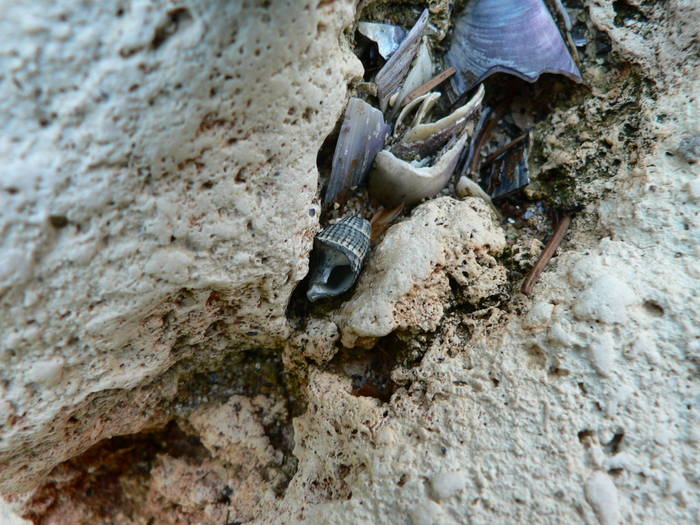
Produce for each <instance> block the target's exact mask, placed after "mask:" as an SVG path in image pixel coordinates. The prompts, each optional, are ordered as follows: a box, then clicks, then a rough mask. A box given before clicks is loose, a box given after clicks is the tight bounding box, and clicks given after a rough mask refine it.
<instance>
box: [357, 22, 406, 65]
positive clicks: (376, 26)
mask: <svg viewBox="0 0 700 525" xmlns="http://www.w3.org/2000/svg"><path fill="white" fill-rule="evenodd" d="M357 30H358V31H359V32H360V33H361V34H363V35H364V36H366V37H367V38H369V39H370V40H371V41H373V42H376V44H377V50H378V51H379V54H380V55H382V57H383V58H384V59H385V60H386V59H387V58H389V57H390V56H391V55H392V53H393V52H394V51H396V50H397V49H398V47H399V45H400V44H401V42H403V39H404V38H406V31H404V30H403V29H401V28H400V27H398V26H393V25H391V24H380V23H377V22H360V23H359V24H357Z"/></svg>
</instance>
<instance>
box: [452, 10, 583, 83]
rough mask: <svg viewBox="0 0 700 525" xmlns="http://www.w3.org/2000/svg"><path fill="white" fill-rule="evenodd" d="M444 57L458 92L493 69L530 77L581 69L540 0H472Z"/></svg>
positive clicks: (576, 73)
mask: <svg viewBox="0 0 700 525" xmlns="http://www.w3.org/2000/svg"><path fill="white" fill-rule="evenodd" d="M447 60H448V62H449V63H450V65H452V66H454V67H455V68H456V69H457V74H455V75H454V76H453V77H452V87H453V89H454V90H455V92H456V93H457V94H458V95H461V94H462V93H464V92H466V91H469V90H470V89H472V88H473V87H474V86H476V85H477V84H479V83H480V82H482V81H483V80H484V79H485V78H486V77H488V76H489V75H491V74H493V73H497V72H501V73H509V74H511V75H516V76H518V77H520V78H522V79H524V80H526V81H528V82H535V81H536V80H537V79H538V78H539V77H540V75H541V74H542V73H555V74H560V75H565V76H567V77H569V78H571V79H572V80H575V81H576V82H580V81H581V73H580V71H579V70H578V67H576V63H575V62H574V60H573V59H572V58H571V55H570V54H569V51H568V49H567V47H566V44H565V42H564V39H563V38H562V36H561V33H560V32H559V29H558V28H557V25H556V23H555V22H554V19H553V18H552V15H551V14H550V12H549V10H548V9H547V6H546V5H545V4H544V2H543V0H472V1H471V2H469V3H468V4H467V6H466V8H465V9H464V11H463V13H462V14H461V15H460V16H459V18H458V19H457V21H456V22H455V29H454V34H453V35H452V43H451V45H450V49H449V51H448V52H447Z"/></svg>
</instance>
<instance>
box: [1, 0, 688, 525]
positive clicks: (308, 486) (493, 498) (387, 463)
mask: <svg viewBox="0 0 700 525" xmlns="http://www.w3.org/2000/svg"><path fill="white" fill-rule="evenodd" d="M323 4H324V6H325V7H324V9H331V8H329V7H328V6H329V5H332V6H333V5H335V4H337V2H336V3H335V4H329V3H327V2H323ZM582 4H583V5H584V6H585V12H584V14H582V15H581V17H582V18H583V19H584V21H585V22H586V23H587V24H589V25H590V26H591V27H595V28H596V29H598V30H600V31H601V32H603V33H604V34H605V35H607V37H608V38H609V39H610V44H611V47H612V53H610V54H609V55H605V53H603V54H602V55H601V56H598V54H597V53H598V51H597V43H596V42H591V43H590V44H589V45H588V46H587V51H586V53H587V56H586V59H585V60H584V67H583V74H584V76H585V77H586V79H587V82H588V84H589V86H590V94H589V95H587V97H586V98H585V100H582V101H581V102H580V103H575V104H574V105H573V106H572V107H570V108H556V109H554V111H553V114H552V116H551V118H549V119H548V120H547V121H546V122H545V123H544V124H543V126H544V129H545V130H546V131H547V132H548V135H547V137H552V139H551V140H550V141H549V143H550V145H549V146H548V147H551V148H552V149H551V150H547V151H548V152H550V151H551V153H552V158H551V159H550V160H551V162H552V166H554V167H561V166H568V167H569V168H571V167H572V166H574V167H576V169H581V170H584V169H588V168H590V169H591V170H594V171H595V170H598V171H597V176H596V177H594V178H592V179H591V178H590V173H591V172H587V173H586V185H585V187H584V186H581V187H577V188H576V192H577V196H578V197H581V196H583V197H585V199H584V200H585V202H588V204H587V205H586V206H585V207H584V208H582V209H581V210H579V211H578V213H577V214H576V216H575V218H574V220H573V223H572V226H571V228H570V232H569V234H568V235H567V238H566V240H565V242H564V244H563V245H562V246H561V248H560V250H559V252H558V254H557V256H556V257H555V258H554V259H553V260H552V261H551V262H550V264H549V265H548V267H547V269H546V271H545V272H544V273H543V275H542V276H541V279H540V280H539V281H538V283H537V284H536V286H535V287H534V291H533V293H532V296H531V297H530V298H525V297H524V296H519V297H516V298H515V299H514V301H513V302H512V303H510V304H503V303H500V304H498V305H496V306H491V307H489V308H487V309H485V311H484V312H481V313H479V312H468V311H467V312H460V311H458V310H457V309H455V311H454V312H451V311H448V312H443V316H442V320H441V321H440V322H439V323H438V325H437V327H436V329H435V332H434V333H433V334H432V335H431V337H430V338H427V337H424V336H423V334H417V335H415V336H414V337H413V340H412V342H413V343H415V345H417V346H420V348H421V352H422V354H421V355H422V358H421V359H420V360H419V362H418V363H417V364H415V365H414V366H411V367H409V366H404V365H403V364H401V365H393V364H392V365H391V367H392V370H391V377H390V378H391V381H392V383H393V385H394V391H393V392H392V394H391V396H390V399H389V400H388V401H386V400H382V399H378V398H376V397H367V396H359V395H357V393H356V392H354V388H353V387H354V385H353V382H354V381H355V378H353V377H351V376H350V375H348V374H346V373H343V372H342V370H341V369H339V368H338V367H337V366H335V367H334V365H335V363H333V362H331V363H330V364H329V365H325V366H321V364H320V363H322V362H324V361H325V358H326V356H328V355H330V354H331V349H330V348H329V345H330V343H328V346H327V345H326V343H323V345H322V346H323V348H324V349H323V351H322V352H316V350H312V351H311V352H310V356H315V355H322V356H324V357H323V358H322V359H319V362H320V363H319V364H318V365H310V366H309V368H308V373H307V374H306V375H305V376H304V380H305V387H304V394H305V398H306V402H307V406H306V409H305V411H304V412H303V414H302V415H300V416H299V417H296V418H294V421H293V425H294V448H293V452H294V457H295V458H296V460H297V461H298V469H297V470H296V473H295V474H294V476H293V477H292V479H291V482H290V483H289V485H288V486H287V487H286V490H285V491H284V494H283V495H280V496H279V498H278V499H276V500H275V501H272V502H271V501H270V500H267V499H264V498H263V499H262V500H261V502H260V504H259V505H258V506H256V504H255V503H253V504H252V505H251V507H247V508H245V509H244V510H242V511H241V512H240V513H237V508H236V507H235V506H233V505H231V504H230V501H229V502H228V503H227V501H228V500H227V498H228V496H226V494H227V492H226V491H225V487H223V488H222V487H221V485H219V483H220V482H221V484H225V483H226V482H227V481H224V480H226V479H227V476H228V475H230V473H228V472H227V471H226V465H225V462H219V461H218V460H217V459H215V456H216V454H215V448H214V447H216V446H217V444H218V443H219V442H221V443H233V442H235V441H236V439H239V438H237V437H236V436H241V435H242V432H241V427H239V426H238V425H236V424H230V425H228V424H219V423H220V422H216V421H215V419H216V418H215V417H214V418H213V419H209V418H202V419H201V420H200V421H204V420H205V419H206V420H207V421H208V423H207V425H206V429H205V426H204V425H200V426H199V427H198V430H194V429H193V428H189V429H188V431H190V432H192V433H193V436H194V435H195V434H196V433H197V432H202V434H201V436H205V441H206V442H207V443H208V445H209V446H212V450H211V451H210V452H207V451H206V450H199V453H200V454H201V455H202V456H205V459H204V460H203V461H202V462H201V464H200V465H199V466H197V465H195V466H194V467H193V465H192V464H191V463H189V462H187V461H185V460H183V459H182V454H183V452H182V451H181V450H179V449H178V447H173V446H171V447H170V448H168V450H167V455H168V457H170V458H173V459H172V460H171V459H168V460H167V461H165V460H163V459H159V460H158V461H157V462H156V464H155V466H154V469H155V470H154V471H153V473H152V474H151V475H150V482H152V483H153V485H154V486H155V487H157V488H158V489H159V490H160V491H161V492H158V493H154V494H153V497H152V498H151V500H150V501H151V502H153V506H152V507H150V508H149V512H151V514H150V516H155V517H156V522H162V523H174V522H176V521H175V520H174V519H170V518H172V517H173V516H175V517H181V518H182V521H186V520H188V519H189V520H190V521H196V520H193V519H191V518H192V516H191V515H189V516H187V515H184V510H183V509H184V508H185V507H187V508H188V509H191V510H193V512H194V511H196V517H197V518H200V517H201V518H202V519H200V521H206V520H205V518H208V519H209V520H210V521H211V522H213V523H222V522H223V520H218V518H221V516H222V515H223V516H224V519H228V520H232V521H233V520H237V519H239V516H240V517H250V516H253V515H254V516H256V519H255V520H254V521H252V523H256V524H259V525H262V524H277V523H306V524H309V525H311V524H318V523H334V524H351V523H352V524H355V523H376V524H379V525H390V524H392V525H393V524H396V523H401V524H405V523H431V522H432V523H439V524H441V525H442V524H447V525H452V524H460V525H461V524H464V523H470V524H477V525H480V524H512V523H531V524H535V525H550V524H559V523H589V524H599V525H611V524H615V523H617V524H622V523H659V524H662V523H663V524H666V523H673V524H683V525H685V524H691V523H696V522H697V520H698V516H699V515H700V479H699V477H698V472H700V455H698V454H697V449H698V446H699V445H700V380H699V377H700V375H699V372H698V371H699V369H700V345H699V344H698V341H699V340H700V339H699V338H700V333H699V332H698V330H699V327H698V323H697V312H698V311H700V265H699V264H698V258H700V239H698V236H697V232H698V230H699V229H700V224H699V223H698V220H699V219H698V218H699V217H700V201H699V200H698V198H697V196H696V195H695V194H694V188H695V186H697V181H698V180H700V165H698V163H694V164H690V163H688V162H687V160H686V159H684V158H682V157H681V156H679V155H677V154H676V152H677V148H678V144H679V142H680V138H681V137H686V136H692V135H694V134H697V133H698V132H699V131H700V110H699V109H698V105H697V102H698V98H697V97H698V93H699V92H700V89H698V86H699V85H700V63H699V59H698V57H699V56H700V53H699V52H698V48H697V46H698V42H700V35H699V34H698V33H699V32H700V6H699V5H698V4H697V2H695V1H694V0H669V1H667V2H657V3H652V2H641V1H638V0H628V1H621V2H599V1H597V0H584V2H582ZM324 23H326V20H324ZM333 27H334V29H333V30H331V31H329V32H328V33H327V34H326V38H328V39H329V40H330V41H333V42H335V41H336V39H337V38H338V35H339V28H338V27H337V26H333ZM312 45H323V44H319V43H313V44H312ZM602 47H603V48H604V47H605V46H602ZM320 62H322V63H318V64H316V66H315V67H316V70H317V71H323V70H324V69H325V68H326V67H330V68H331V70H332V71H334V72H336V71H337V70H336V69H334V68H335V67H337V65H338V64H339V63H337V62H336V63H333V62H325V61H320ZM630 93H632V94H630ZM621 99H623V100H624V101H625V102H624V106H625V107H622V108H620V107H619V106H618V104H619V102H620V100H621ZM635 99H636V102H635ZM610 108H614V111H612V112H610V113H608V112H607V111H608V110H609V109H610ZM574 122H578V123H579V124H577V125H574V124H572V123H574ZM590 123H593V128H592V130H593V131H594V132H595V133H591V129H586V126H585V125H588V124H590ZM633 124H634V125H633ZM294 132H296V129H295V130H294ZM290 133H291V132H290ZM564 146H567V147H564ZM568 146H571V147H568ZM562 159H565V160H566V162H565V163H564V164H561V162H564V161H563V160H562ZM54 222H55V223H56V224H61V223H62V221H60V220H54ZM3 253H8V254H11V255H12V252H3ZM12 256H13V257H14V255H12ZM20 257H21V256H20ZM370 265H371V263H370ZM601 283H602V284H601ZM608 285H609V286H608ZM513 289H514V290H515V289H516V288H513ZM616 293H621V294H622V296H621V297H618V296H616V295H614V294H616ZM448 300H449V299H448ZM192 306H193V309H192V310H191V312H193V314H192V317H194V318H195V319H193V320H196V316H194V312H197V311H198V308H197V303H195V304H194V305H192ZM475 313H479V316H478V317H474V314H475ZM20 319H24V318H22V317H20ZM154 326H156V327H157V326H158V325H157V324H155V325H154ZM316 327H318V325H316ZM326 329H327V330H326ZM326 329H324V330H322V331H320V332H318V333H327V334H328V335H329V337H330V339H329V340H328V341H330V340H332V337H333V336H332V335H331V334H332V333H333V330H332V327H331V325H330V324H327V325H326ZM316 333H317V332H316V328H314V332H313V334H316ZM313 334H310V335H312V337H316V336H315V335H313ZM116 335H117V334H115V333H112V336H116ZM387 341H388V342H389V343H392V342H393V340H391V339H387ZM292 346H293V345H292ZM385 350H386V349H385V348H382V347H381V346H380V345H377V349H376V350H374V349H373V350H371V351H369V352H368V353H370V354H372V355H375V354H376V355H377V357H378V358H382V357H383V356H382V354H383V352H384V351H385ZM290 351H291V350H290ZM347 353H349V354H353V355H355V354H356V355H358V356H359V355H362V351H361V350H360V349H352V350H348V351H347ZM60 357H61V356H60V355H51V356H45V357H44V358H42V359H41V361H42V362H43V363H44V364H42V366H40V367H39V368H38V369H37V372H35V377H38V378H46V379H45V380H47V381H48V382H49V383H51V382H53V381H56V380H57V379H56V377H59V379H58V383H56V384H58V385H60V384H61V381H62V379H60V377H62V374H65V373H66V370H70V366H71V363H69V362H68V363H66V362H62V361H61V359H60ZM13 366H14V367H17V366H18V365H16V364H13ZM22 370H24V369H22ZM57 370H58V372H57ZM22 373H24V372H22ZM0 385H2V383H0ZM0 388H2V386H0ZM53 388H56V387H53ZM144 392H146V393H147V392H148V390H144ZM146 393H144V394H143V395H144V396H145V397H146V396H147V394H146ZM106 395H107V394H103V396H106ZM110 395H114V394H110ZM129 395H130V396H131V395H132V394H129ZM0 397H1V398H2V399H7V397H6V396H5V395H4V392H3V395H2V396H0ZM132 399H133V398H131V397H130V398H128V399H127V400H128V401H130V402H131V401H132ZM227 402H228V401H226V400H224V401H217V402H214V403H213V404H212V405H211V406H209V405H208V406H207V407H205V408H202V409H200V411H198V412H196V413H197V414H200V415H201V414H204V413H205V411H206V412H207V413H208V414H209V415H212V417H213V415H214V414H216V413H217V412H218V410H221V413H222V414H226V413H227V410H230V409H231V406H230V405H227ZM255 403H256V401H255V398H254V397H251V398H250V399H249V401H248V404H247V405H246V406H248V407H253V406H255ZM143 404H144V405H146V406H147V399H144V400H143ZM258 406H269V407H270V411H271V412H272V411H274V410H277V409H276V408H274V407H275V406H276V404H275V403H270V404H269V405H265V403H261V404H260V405H258ZM222 407H224V408H222ZM253 412H254V410H252V409H251V410H248V411H247V414H248V415H250V414H252V413H253ZM3 413H4V412H3ZM245 419H246V420H248V421H249V425H250V430H246V432H249V433H248V435H249V436H251V442H253V443H254V444H255V443H257V444H258V447H257V448H256V450H257V451H263V450H268V449H267V448H266V445H264V446H263V443H265V442H264V439H262V438H261V436H260V434H259V428H260V426H263V428H264V424H263V423H261V421H264V415H263V416H257V415H256V417H250V418H247V417H246V418H245ZM215 423H216V424H215ZM137 426H138V425H137ZM216 429H218V431H220V432H222V433H223V436H220V437H218V438H217V437H216V432H217V430H216ZM255 429H258V430H257V432H258V433H255V432H253V430H255ZM58 430H60V429H58ZM82 432H83V434H84V433H85V432H86V430H85V429H83V430H82ZM96 435H99V432H97V433H96ZM195 437H196V436H195ZM64 439H75V438H72V437H70V435H69V436H68V437H67V438H66V437H64ZM96 439H99V438H98V437H97V438H96ZM133 443H135V444H138V443H140V441H138V440H137V439H136V438H134V439H133ZM30 444H31V442H30ZM191 448H193V449H197V447H195V446H194V445H192V446H191ZM200 448H204V447H202V446H201V445H200ZM18 452H19V449H18ZM157 457H159V458H164V456H157ZM258 457H259V458H263V457H267V456H266V455H265V454H262V455H259V456H258ZM20 459H21V460H25V459H26V458H20ZM77 459H78V460H80V459H81V458H77ZM83 459H84V458H83ZM42 460H46V458H45V457H43V458H42ZM161 462H162V463H161ZM146 464H148V462H146ZM161 465H162V466H161ZM202 465H203V466H204V467H203V469H202V470H197V468H202ZM59 473H60V472H59ZM195 473H196V475H197V476H201V478H198V479H201V480H202V483H201V484H197V483H195V484H194V487H193V488H192V489H191V490H192V492H189V490H190V489H189V488H187V487H185V485H184V482H183V480H187V479H189V480H192V479H193V476H194V475H195ZM221 473H224V474H223V475H222V474H221ZM214 474H215V475H214ZM146 477H148V472H147V473H146ZM234 477H235V476H234ZM136 479H138V480H139V481H140V482H144V483H146V484H148V482H149V479H146V480H145V481H144V479H143V477H141V478H136ZM259 479H261V480H262V479H263V478H262V477H261V478H259ZM130 480H131V478H120V479H119V480H118V481H119V484H118V486H121V487H124V488H125V489H128V488H129V487H134V486H138V484H136V483H128V482H129V481H130ZM168 481H169V482H170V483H172V484H174V485H175V484H176V486H177V487H182V489H183V491H182V493H181V494H180V495H179V496H178V495H177V494H174V493H177V491H171V490H168V488H167V487H168ZM229 481H230V480H229ZM191 485H192V484H191ZM99 486H102V485H99ZM112 486H113V485H112ZM212 487H220V488H221V491H222V495H221V496H220V499H219V500H218V501H217V502H214V503H210V502H209V501H208V500H209V498H212V497H213V496H214V492H215V491H213V490H212ZM96 488H97V487H96ZM185 489H187V490H185ZM270 489H272V486H271V483H268V484H266V482H265V481H264V480H262V481H260V487H259V491H260V492H261V493H262V492H265V491H268V490H270ZM202 495H204V496H203V497H202ZM98 496H99V491H97V490H96V491H95V492H93V493H92V495H91V497H90V498H89V501H93V500H97V501H103V500H100V499H99V498H98ZM65 497H66V498H70V497H71V496H70V495H66V496H65ZM72 497H73V498H74V500H79V497H78V496H72ZM168 498H172V499H178V503H182V505H183V506H182V507H180V506H179V505H178V504H177V503H175V502H172V501H171V502H170V503H171V504H172V505H171V506H169V507H168V506H166V505H169V503H167V502H165V503H163V501H164V500H167V499H168ZM229 500H230V499H229ZM68 501H69V502H71V500H70V499H68ZM81 501H85V500H81ZM251 501H252V500H251ZM158 502H161V503H160V507H159V506H158ZM85 504H88V503H85ZM217 505H218V506H219V507H217ZM207 506H210V507H207ZM221 506H223V507H225V508H226V509H227V513H226V514H223V513H222V512H220V510H221V508H222V507H221ZM62 508H65V509H70V508H72V509H73V510H74V512H75V513H76V514H75V515H76V517H78V516H79V512H80V507H79V506H78V505H75V504H74V505H72V506H71V507H67V506H64V507H62ZM150 509H152V511H151V510H150ZM173 509H178V510H177V512H179V514H175V513H174V510H173ZM228 511H230V514H229V512H228ZM1 512H2V511H1V510H0V513H1ZM1 515H2V514H0V516H1ZM85 515H86V516H88V515H89V514H88V513H87V512H85ZM115 516H116V517H115ZM145 516H146V515H138V516H135V517H134V518H133V520H130V518H128V517H127V516H126V515H123V514H122V515H117V514H115V515H109V518H113V519H111V521H113V522H118V523H143V522H145V521H147V519H141V518H143V517H145ZM96 521H97V520H92V521H90V520H84V522H86V523H95V522H96ZM72 523H78V521H75V520H74V521H73V522H72Z"/></svg>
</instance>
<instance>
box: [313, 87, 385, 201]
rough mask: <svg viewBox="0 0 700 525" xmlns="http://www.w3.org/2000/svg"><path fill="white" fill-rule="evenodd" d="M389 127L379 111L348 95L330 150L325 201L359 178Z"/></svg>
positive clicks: (356, 181)
mask: <svg viewBox="0 0 700 525" xmlns="http://www.w3.org/2000/svg"><path fill="white" fill-rule="evenodd" d="M390 129H391V127H390V126H389V125H387V124H385V123H384V115H382V112H381V111H379V110H378V109H376V108H373V107H372V106H370V105H369V104H367V102H365V101H364V100H361V99H359V98H351V99H350V102H348V107H347V108H346V110H345V118H344V120H343V124H342V126H341V128H340V135H339V136H338V143H337V145H336V147H335V152H334V153H333V167H332V170H331V176H330V179H329V181H328V187H327V189H326V195H325V198H324V203H325V204H328V203H330V202H334V201H335V200H336V198H337V197H338V196H340V195H341V194H342V193H343V192H344V191H345V190H346V189H347V188H351V187H353V186H356V185H358V184H360V183H361V182H362V180H363V179H364V177H365V175H367V172H368V171H369V169H370V166H371V165H372V162H374V157H375V156H376V155H377V153H378V152H379V150H381V149H382V148H383V147H384V140H385V139H386V136H387V134H388V133H389V130H390Z"/></svg>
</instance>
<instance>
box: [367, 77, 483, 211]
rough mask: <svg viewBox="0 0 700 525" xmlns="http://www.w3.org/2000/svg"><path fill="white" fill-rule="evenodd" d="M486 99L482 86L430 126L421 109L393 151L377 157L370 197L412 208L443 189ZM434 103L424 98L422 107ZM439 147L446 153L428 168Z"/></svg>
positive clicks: (370, 186)
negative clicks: (428, 162)
mask: <svg viewBox="0 0 700 525" xmlns="http://www.w3.org/2000/svg"><path fill="white" fill-rule="evenodd" d="M429 95H430V94H429ZM483 98H484V88H483V86H481V87H480V88H479V90H478V91H477V92H476V94H475V95H474V97H472V99H471V100H469V101H468V102H467V103H466V104H464V105H463V106H462V107H460V108H457V109H456V110H455V111H454V112H452V113H451V114H450V115H448V116H446V117H444V118H442V119H440V120H438V121H437V122H433V123H430V124H423V123H422V122H421V120H422V118H423V116H424V115H425V113H426V112H423V113H421V110H420V109H419V110H418V114H419V115H418V117H417V119H416V120H417V121H414V125H413V126H412V127H411V128H410V129H408V130H407V131H406V133H405V134H404V135H403V137H402V138H401V140H400V141H399V142H398V143H397V144H395V145H394V147H393V148H392V149H391V151H389V150H383V151H380V152H379V153H378V154H377V157H376V159H375V162H374V166H373V168H372V170H371V171H370V176H369V192H370V195H371V196H372V197H373V198H374V199H376V200H378V201H379V202H380V203H382V205H384V206H396V205H398V204H401V203H404V204H408V205H411V204H415V203H417V202H418V201H420V200H422V199H424V198H426V197H432V196H433V195H435V194H437V193H438V192H439V191H440V190H442V189H443V188H444V187H445V185H446V184H447V182H448V181H449V180H450V177H451V176H452V174H453V172H454V170H455V167H456V166H457V162H458V161H459V157H460V154H461V153H462V150H463V149H464V145H465V144H466V142H467V138H468V137H467V133H466V129H465V128H466V125H467V122H468V120H469V119H470V118H471V117H472V116H473V115H474V114H475V113H476V111H477V110H478V109H479V108H480V106H481V101H482V99H483ZM434 101H435V97H430V96H425V97H424V99H423V102H422V103H421V106H422V105H424V104H426V103H427V104H433V103H434ZM406 107H407V108H408V107H409V106H406ZM405 116H406V114H405V112H404V113H402V115H401V117H404V118H405ZM409 139H410V140H409ZM445 144H447V146H445ZM443 146H445V147H444V148H443ZM440 148H443V150H442V151H440V152H439V153H438V154H437V156H436V159H435V161H434V164H433V165H432V166H426V165H425V164H426V162H427V161H428V160H429V157H430V156H432V155H434V154H435V153H436V152H438V151H439V150H440ZM402 157H403V158H402ZM410 159H415V161H414V162H411V161H410Z"/></svg>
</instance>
